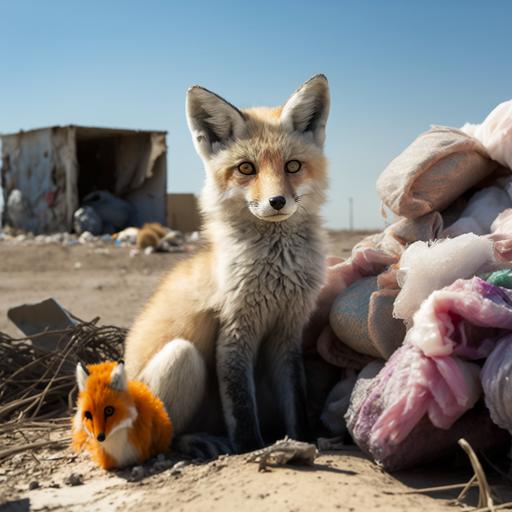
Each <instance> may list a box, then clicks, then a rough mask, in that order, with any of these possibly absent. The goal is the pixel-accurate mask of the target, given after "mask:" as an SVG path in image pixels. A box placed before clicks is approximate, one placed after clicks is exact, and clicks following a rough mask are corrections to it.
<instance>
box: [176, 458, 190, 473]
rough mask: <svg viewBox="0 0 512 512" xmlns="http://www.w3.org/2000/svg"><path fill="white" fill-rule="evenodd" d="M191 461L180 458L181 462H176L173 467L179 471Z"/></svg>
mask: <svg viewBox="0 0 512 512" xmlns="http://www.w3.org/2000/svg"><path fill="white" fill-rule="evenodd" d="M188 465H189V462H188V460H180V461H179V462H176V464H174V466H173V467H172V469H177V470H178V471H181V470H182V469H183V468H184V467H185V466H188Z"/></svg>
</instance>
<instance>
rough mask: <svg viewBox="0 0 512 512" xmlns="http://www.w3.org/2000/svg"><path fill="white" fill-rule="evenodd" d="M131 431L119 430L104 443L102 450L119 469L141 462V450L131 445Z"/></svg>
mask: <svg viewBox="0 0 512 512" xmlns="http://www.w3.org/2000/svg"><path fill="white" fill-rule="evenodd" d="M128 433H129V429H127V428H122V429H120V430H117V431H116V432H114V433H113V434H112V435H110V436H108V438H107V439H106V440H105V441H104V442H103V444H102V448H103V450H105V452H106V453H107V454H108V455H109V456H110V457H112V458H113V459H114V460H115V462H116V466H117V467H123V466H129V465H131V464H136V463H137V462H139V461H140V454H139V450H137V448H136V447H135V446H134V445H133V444H132V443H131V441H130V439H129V436H128Z"/></svg>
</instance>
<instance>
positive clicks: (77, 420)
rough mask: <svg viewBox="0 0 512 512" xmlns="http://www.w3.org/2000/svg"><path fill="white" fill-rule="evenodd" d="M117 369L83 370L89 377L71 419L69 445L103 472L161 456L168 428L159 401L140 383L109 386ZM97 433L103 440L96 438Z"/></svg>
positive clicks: (169, 433)
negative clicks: (84, 453)
mask: <svg viewBox="0 0 512 512" xmlns="http://www.w3.org/2000/svg"><path fill="white" fill-rule="evenodd" d="M116 366H118V363H114V362H105V363H100V364H93V365H89V366H88V367H87V369H88V372H89V375H88V376H87V379H86V381H85V387H84V389H83V390H81V391H80V394H79V397H78V404H77V412H76V415H75V417H74V420H73V439H72V447H73V448H74V449H75V451H77V452H79V451H81V450H83V449H86V450H87V451H88V452H89V453H90V455H91V458H92V459H93V460H94V461H95V462H96V463H97V464H98V465H99V466H101V467H102V468H104V469H112V468H117V467H123V466H126V465H129V464H134V463H142V462H144V461H145V460H147V459H148V458H150V457H153V456H155V455H157V454H159V453H162V452H165V451H166V450H167V449H168V448H169V445H170V442H171V438H172V430H173V429H172V424H171V421H170V419H169V416H168V415H167V412H166V411H165V408H164V406H163V404H162V402H161V401H160V399H158V398H157V397H156V396H155V395H153V393H151V391H150V390H149V389H148V387H147V386H146V385H145V384H144V383H142V382H137V381H130V382H127V383H125V386H124V388H123V389H114V388H113V387H112V375H113V372H114V371H115V369H116ZM77 371H78V370H77ZM123 371H124V368H123ZM106 407H110V408H113V414H112V415H111V416H108V417H106V416H105V408H106ZM86 413H90V414H91V415H92V419H89V418H87V417H86ZM123 425H124V427H123ZM120 427H121V428H120ZM101 434H104V436H105V440H104V441H103V442H100V441H99V440H98V436H99V435H101ZM117 445H120V446H117Z"/></svg>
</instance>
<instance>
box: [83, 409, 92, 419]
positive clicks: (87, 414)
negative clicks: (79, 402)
mask: <svg viewBox="0 0 512 512" xmlns="http://www.w3.org/2000/svg"><path fill="white" fill-rule="evenodd" d="M84 416H85V417H86V418H87V419H88V420H92V414H91V411H85V412H84Z"/></svg>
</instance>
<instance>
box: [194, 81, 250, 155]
mask: <svg viewBox="0 0 512 512" xmlns="http://www.w3.org/2000/svg"><path fill="white" fill-rule="evenodd" d="M187 120H188V126H189V128H190V132H191V133H192V138H193V139H194V146H195V147H196V150H197V152H198V153H199V154H200V155H201V156H202V157H203V158H205V159H209V158H211V157H212V156H213V155H214V154H215V153H217V152H218V151H219V150H221V149H223V148H224V147H226V145H227V144H229V143H230V142H232V141H233V140H235V139H239V138H242V137H243V136H244V135H245V133H246V128H247V125H246V122H245V118H244V115H243V113H242V112H241V111H240V110H238V109H237V108H236V107H235V106H233V105H231V103H229V102H227V101H226V100H225V99H224V98H221V97H220V96H218V95H217V94H215V93H213V92H211V91H209V90H208V89H205V88H204V87H199V86H198V85H195V86H193V87H191V88H190V89H189V90H188V91H187Z"/></svg>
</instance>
